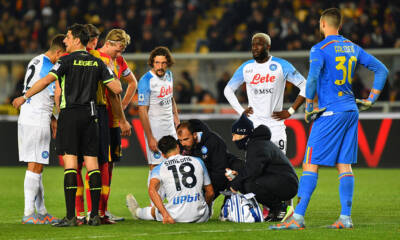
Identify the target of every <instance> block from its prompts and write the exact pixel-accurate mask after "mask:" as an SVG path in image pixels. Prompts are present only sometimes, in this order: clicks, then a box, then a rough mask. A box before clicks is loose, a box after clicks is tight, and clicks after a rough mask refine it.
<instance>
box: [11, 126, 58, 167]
mask: <svg viewBox="0 0 400 240" xmlns="http://www.w3.org/2000/svg"><path fill="white" fill-rule="evenodd" d="M50 138H51V136H50V126H48V127H41V126H32V125H24V124H19V123H18V153H19V161H20V162H36V163H40V164H49V157H50V153H49V148H50V147H49V146H50Z"/></svg>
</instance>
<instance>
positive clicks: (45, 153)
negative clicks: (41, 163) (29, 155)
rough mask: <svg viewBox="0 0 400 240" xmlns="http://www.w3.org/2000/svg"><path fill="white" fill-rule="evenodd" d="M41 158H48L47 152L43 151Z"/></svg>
mask: <svg viewBox="0 0 400 240" xmlns="http://www.w3.org/2000/svg"><path fill="white" fill-rule="evenodd" d="M42 158H44V159H47V158H49V152H48V151H43V152H42Z"/></svg>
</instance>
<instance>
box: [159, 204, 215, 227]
mask: <svg viewBox="0 0 400 240" xmlns="http://www.w3.org/2000/svg"><path fill="white" fill-rule="evenodd" d="M167 211H168V212H169V214H170V215H171V217H172V218H173V219H174V220H175V222H187V223H203V222H207V221H208V220H209V219H210V216H211V214H210V208H209V207H208V206H207V205H206V211H205V212H204V214H203V215H202V216H199V217H198V218H197V219H192V220H191V221H187V220H184V221H182V219H181V217H180V216H174V214H173V213H171V212H170V211H169V210H168V208H167ZM183 213H184V212H183ZM155 214H156V220H157V221H159V222H162V221H163V216H162V214H161V213H160V212H159V211H158V209H157V208H156V212H155ZM183 215H185V214H183ZM182 217H183V218H185V219H186V218H187V217H186V216H182Z"/></svg>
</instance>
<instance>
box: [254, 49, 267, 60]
mask: <svg viewBox="0 0 400 240" xmlns="http://www.w3.org/2000/svg"><path fill="white" fill-rule="evenodd" d="M267 57H268V53H267V51H266V50H265V49H264V50H263V51H262V52H260V54H259V55H258V56H255V55H254V54H253V58H254V60H256V62H262V61H264V60H265V59H266V58H267Z"/></svg>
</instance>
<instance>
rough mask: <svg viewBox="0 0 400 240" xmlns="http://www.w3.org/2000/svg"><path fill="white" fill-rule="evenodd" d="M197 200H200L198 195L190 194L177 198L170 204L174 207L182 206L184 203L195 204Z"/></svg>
mask: <svg viewBox="0 0 400 240" xmlns="http://www.w3.org/2000/svg"><path fill="white" fill-rule="evenodd" d="M199 200H200V193H196V194H195V195H194V196H192V195H190V194H188V195H184V196H177V197H175V198H174V200H173V202H172V203H173V204H174V205H177V204H182V203H184V202H197V201H199Z"/></svg>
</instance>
